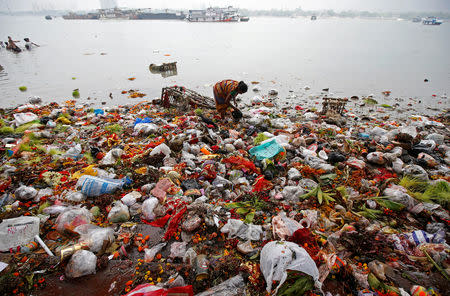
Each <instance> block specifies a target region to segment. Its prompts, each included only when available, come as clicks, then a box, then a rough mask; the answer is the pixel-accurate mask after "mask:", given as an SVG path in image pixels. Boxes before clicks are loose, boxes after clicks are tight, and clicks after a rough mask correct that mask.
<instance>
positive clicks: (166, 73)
mask: <svg viewBox="0 0 450 296" xmlns="http://www.w3.org/2000/svg"><path fill="white" fill-rule="evenodd" d="M148 69H149V70H150V72H151V73H152V74H161V76H162V77H163V78H167V77H170V76H176V75H178V72H177V62H173V63H163V64H162V65H160V66H158V65H155V64H150V66H148Z"/></svg>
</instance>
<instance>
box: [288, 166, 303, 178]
mask: <svg viewBox="0 0 450 296" xmlns="http://www.w3.org/2000/svg"><path fill="white" fill-rule="evenodd" d="M301 178H302V174H300V172H299V171H298V170H297V169H296V168H290V169H289V171H288V179H289V180H293V181H298V180H300V179H301Z"/></svg>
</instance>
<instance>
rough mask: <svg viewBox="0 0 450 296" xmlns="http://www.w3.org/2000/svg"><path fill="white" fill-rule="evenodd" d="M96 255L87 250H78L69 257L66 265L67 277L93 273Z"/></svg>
mask: <svg viewBox="0 0 450 296" xmlns="http://www.w3.org/2000/svg"><path fill="white" fill-rule="evenodd" d="M96 265H97V256H95V255H94V253H92V252H89V251H87V250H79V251H77V252H76V253H75V254H73V255H72V257H71V258H70V261H69V263H68V264H67V266H66V276H67V277H68V278H78V277H82V276H85V275H89V274H95V267H96Z"/></svg>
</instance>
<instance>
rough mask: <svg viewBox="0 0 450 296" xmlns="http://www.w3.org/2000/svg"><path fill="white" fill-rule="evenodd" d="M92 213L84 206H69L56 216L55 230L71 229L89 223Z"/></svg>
mask: <svg viewBox="0 0 450 296" xmlns="http://www.w3.org/2000/svg"><path fill="white" fill-rule="evenodd" d="M91 219H92V214H91V213H90V212H89V211H88V210H86V209H84V208H71V209H68V210H67V211H65V212H63V213H61V214H60V215H59V216H58V218H56V230H57V231H59V232H64V231H66V230H67V231H73V230H74V229H75V227H77V226H80V225H82V224H89V223H90V222H91Z"/></svg>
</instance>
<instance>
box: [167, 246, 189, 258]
mask: <svg viewBox="0 0 450 296" xmlns="http://www.w3.org/2000/svg"><path fill="white" fill-rule="evenodd" d="M186 245H187V242H173V243H172V244H171V245H170V255H169V257H170V258H172V259H174V258H184V255H185V254H186Z"/></svg>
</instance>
